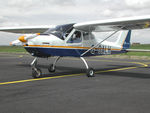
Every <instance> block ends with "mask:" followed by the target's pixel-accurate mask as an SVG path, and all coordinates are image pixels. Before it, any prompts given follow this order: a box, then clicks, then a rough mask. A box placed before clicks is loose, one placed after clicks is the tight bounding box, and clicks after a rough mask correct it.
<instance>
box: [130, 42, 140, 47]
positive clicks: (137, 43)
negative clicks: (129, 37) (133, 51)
mask: <svg viewBox="0 0 150 113" xmlns="http://www.w3.org/2000/svg"><path fill="white" fill-rule="evenodd" d="M132 45H133V46H134V45H141V44H140V43H139V42H136V43H132Z"/></svg>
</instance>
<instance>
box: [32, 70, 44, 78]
mask: <svg viewBox="0 0 150 113" xmlns="http://www.w3.org/2000/svg"><path fill="white" fill-rule="evenodd" d="M32 77H33V78H41V77H42V71H41V70H40V69H39V68H32Z"/></svg>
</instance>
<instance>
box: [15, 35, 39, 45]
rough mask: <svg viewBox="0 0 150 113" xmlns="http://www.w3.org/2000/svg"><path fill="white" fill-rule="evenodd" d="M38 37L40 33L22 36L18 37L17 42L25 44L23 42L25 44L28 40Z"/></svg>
mask: <svg viewBox="0 0 150 113" xmlns="http://www.w3.org/2000/svg"><path fill="white" fill-rule="evenodd" d="M38 35H40V33H36V34H29V35H24V36H20V37H19V39H18V40H20V41H21V42H24V43H25V42H27V40H28V39H32V38H35V37H37V36H38Z"/></svg>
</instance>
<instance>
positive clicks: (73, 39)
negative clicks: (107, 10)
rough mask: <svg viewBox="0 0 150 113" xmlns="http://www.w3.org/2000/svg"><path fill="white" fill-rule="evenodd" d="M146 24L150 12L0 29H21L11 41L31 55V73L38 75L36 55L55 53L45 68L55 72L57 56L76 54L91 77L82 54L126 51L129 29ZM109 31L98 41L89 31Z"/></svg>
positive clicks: (51, 54) (105, 53) (39, 73)
mask: <svg viewBox="0 0 150 113" xmlns="http://www.w3.org/2000/svg"><path fill="white" fill-rule="evenodd" d="M145 28H150V16H142V17H130V18H118V19H109V20H100V21H92V22H85V23H77V24H75V23H72V24H65V25H57V26H40V27H32V26H31V27H18V28H17V27H7V28H6V27H2V28H0V31H4V32H12V33H24V34H26V35H23V36H21V37H19V39H18V40H15V41H13V42H12V43H11V44H12V45H15V44H17V43H19V42H22V43H23V45H24V48H25V49H26V50H27V51H28V52H29V53H30V54H31V55H32V56H34V57H35V58H34V60H33V61H32V63H31V66H32V76H33V77H34V78H39V77H42V71H41V69H39V68H38V66H37V58H38V57H42V58H47V57H52V56H57V58H56V60H55V61H54V63H53V64H51V65H50V66H49V68H48V70H49V72H55V70H56V63H57V61H58V60H59V59H60V58H61V57H65V56H70V57H79V58H81V60H82V61H83V63H84V64H85V67H86V69H87V76H88V77H94V69H93V68H91V67H89V66H88V64H87V62H86V60H85V59H84V57H88V56H97V55H111V54H119V53H126V52H128V49H129V47H130V38H131V30H134V29H145ZM108 31H113V33H112V34H110V35H109V36H107V37H106V38H104V39H103V40H101V41H97V40H96V38H99V37H96V36H95V35H93V32H108ZM118 32H120V35H119V36H118V39H117V40H116V41H115V42H111V41H108V39H109V38H110V37H112V36H113V35H115V34H116V33H118Z"/></svg>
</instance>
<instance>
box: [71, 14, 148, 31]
mask: <svg viewBox="0 0 150 113" xmlns="http://www.w3.org/2000/svg"><path fill="white" fill-rule="evenodd" d="M74 28H76V29H78V30H81V31H86V32H92V31H94V32H107V31H116V30H134V29H145V28H150V15H148V16H141V17H130V18H117V19H109V20H99V21H91V22H85V23H78V24H75V25H74Z"/></svg>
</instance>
